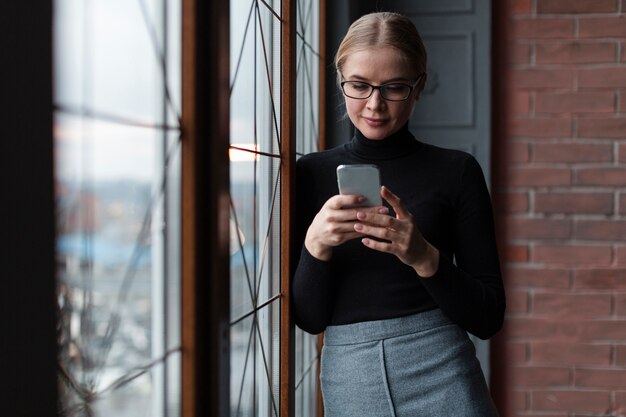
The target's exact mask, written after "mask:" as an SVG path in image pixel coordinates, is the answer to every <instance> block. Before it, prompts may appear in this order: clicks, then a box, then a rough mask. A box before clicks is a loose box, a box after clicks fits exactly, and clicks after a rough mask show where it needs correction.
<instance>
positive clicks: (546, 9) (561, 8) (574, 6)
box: [537, 0, 618, 14]
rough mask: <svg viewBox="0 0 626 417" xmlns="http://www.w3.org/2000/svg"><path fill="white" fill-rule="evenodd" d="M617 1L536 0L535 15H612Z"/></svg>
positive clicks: (615, 10)
mask: <svg viewBox="0 0 626 417" xmlns="http://www.w3.org/2000/svg"><path fill="white" fill-rule="evenodd" d="M617 6H618V5H617V0H591V1H590V0H537V13H541V14H544V13H545V14H547V13H554V14H560V13H614V12H617Z"/></svg>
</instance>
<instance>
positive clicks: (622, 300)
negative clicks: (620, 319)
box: [615, 294, 626, 339]
mask: <svg viewBox="0 0 626 417" xmlns="http://www.w3.org/2000/svg"><path fill="white" fill-rule="evenodd" d="M615 314H617V315H618V316H626V294H616V295H615ZM625 339H626V337H625Z"/></svg>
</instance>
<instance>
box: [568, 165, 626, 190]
mask: <svg viewBox="0 0 626 417" xmlns="http://www.w3.org/2000/svg"><path fill="white" fill-rule="evenodd" d="M575 183H576V184H579V185H604V186H626V168H581V169H579V170H578V171H577V173H576V181H575Z"/></svg>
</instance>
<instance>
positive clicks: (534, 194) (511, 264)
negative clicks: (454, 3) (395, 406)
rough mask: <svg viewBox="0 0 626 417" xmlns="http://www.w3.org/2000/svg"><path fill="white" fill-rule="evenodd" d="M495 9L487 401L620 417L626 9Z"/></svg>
mask: <svg viewBox="0 0 626 417" xmlns="http://www.w3.org/2000/svg"><path fill="white" fill-rule="evenodd" d="M493 1H494V3H496V2H497V3H498V4H496V5H495V8H496V11H497V13H496V15H495V18H497V19H500V20H501V21H500V23H496V24H495V31H494V36H496V37H499V38H500V39H501V40H496V42H495V51H496V54H495V55H494V57H495V58H496V61H497V62H499V63H497V64H496V66H495V70H494V76H495V77H499V79H500V81H496V82H495V86H496V88H495V91H496V93H495V96H494V103H495V104H496V106H497V107H496V108H497V109H498V111H500V112H501V114H500V116H501V119H502V121H497V122H496V124H495V129H494V132H495V133H496V134H495V135H494V137H495V139H494V150H495V153H494V157H495V158H494V169H495V175H494V191H495V197H496V199H495V201H496V218H497V222H498V225H499V230H500V236H499V239H500V248H501V256H502V260H503V267H504V271H505V282H506V285H507V297H508V299H507V301H508V303H507V304H508V310H507V318H506V324H505V328H504V330H503V331H502V332H501V334H500V335H499V336H498V337H497V338H496V339H495V340H494V343H493V347H492V350H493V354H494V363H493V372H494V379H493V381H492V385H493V390H494V396H495V397H496V401H497V402H498V403H499V407H500V408H501V412H502V415H503V417H510V416H529V415H530V416H535V415H536V416H544V417H566V416H568V417H573V416H576V417H581V416H601V415H602V416H604V415H622V414H620V412H618V411H617V410H618V409H619V407H624V409H626V0H493ZM497 115H498V114H497V112H496V116H497ZM609 410H613V411H612V412H610V413H607V412H608V411H609ZM623 415H626V412H624V413H623Z"/></svg>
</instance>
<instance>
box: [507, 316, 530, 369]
mask: <svg viewBox="0 0 626 417" xmlns="http://www.w3.org/2000/svg"><path fill="white" fill-rule="evenodd" d="M507 308H508V306H507ZM506 356H507V361H510V362H512V363H524V362H526V361H528V343H525V342H507V343H506Z"/></svg>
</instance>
